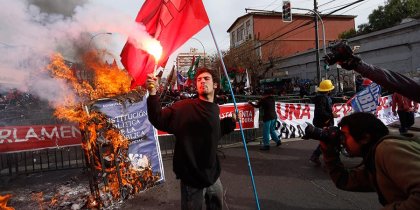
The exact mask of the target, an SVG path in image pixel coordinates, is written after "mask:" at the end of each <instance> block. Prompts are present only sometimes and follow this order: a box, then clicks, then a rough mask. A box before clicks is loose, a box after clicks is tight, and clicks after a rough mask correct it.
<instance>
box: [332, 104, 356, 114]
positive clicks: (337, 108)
mask: <svg viewBox="0 0 420 210" xmlns="http://www.w3.org/2000/svg"><path fill="white" fill-rule="evenodd" d="M351 110H352V107H351V106H350V105H348V104H347V103H343V104H333V112H334V113H336V114H337V116H338V117H343V116H346V115H347V113H349V112H351ZM341 112H342V113H343V116H341Z"/></svg>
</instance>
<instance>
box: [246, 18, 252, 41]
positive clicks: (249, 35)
mask: <svg viewBox="0 0 420 210" xmlns="http://www.w3.org/2000/svg"><path fill="white" fill-rule="evenodd" d="M245 34H246V35H245V36H246V38H247V39H250V38H251V20H248V21H246V24H245Z"/></svg>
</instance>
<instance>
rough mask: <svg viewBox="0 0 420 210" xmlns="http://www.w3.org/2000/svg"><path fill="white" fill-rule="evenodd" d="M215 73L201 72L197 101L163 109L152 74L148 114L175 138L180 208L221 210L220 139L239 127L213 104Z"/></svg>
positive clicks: (148, 79)
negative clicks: (223, 116) (221, 114)
mask: <svg viewBox="0 0 420 210" xmlns="http://www.w3.org/2000/svg"><path fill="white" fill-rule="evenodd" d="M217 79H218V76H217V75H216V74H215V72H214V71H213V70H210V69H207V68H201V69H198V70H197V73H196V75H195V84H196V86H197V92H198V98H194V99H185V100H182V101H178V102H175V103H174V104H173V105H172V106H170V107H167V108H164V109H162V108H161V105H160V101H159V96H158V95H156V89H155V88H154V87H157V85H156V84H155V83H156V77H154V75H153V74H149V75H148V78H147V81H146V85H147V87H149V88H148V91H149V97H148V98H147V114H148V117H149V121H150V122H151V123H152V125H153V126H155V127H156V128H157V129H159V130H161V131H165V132H168V133H170V134H174V135H175V138H176V143H175V152H174V158H173V170H174V172H175V174H176V177H177V179H180V180H181V208H182V209H201V208H202V205H203V202H204V200H205V203H206V206H207V209H222V206H223V187H222V184H221V182H220V179H219V176H220V172H221V167H220V163H219V159H218V157H217V146H218V142H219V140H220V138H221V137H222V136H223V135H225V134H227V133H230V132H232V131H233V130H234V129H235V127H236V116H235V115H233V117H227V118H224V119H220V118H219V114H220V110H219V106H218V105H217V104H216V103H215V102H214V98H215V92H216V90H217V87H218V84H219V82H218V81H217Z"/></svg>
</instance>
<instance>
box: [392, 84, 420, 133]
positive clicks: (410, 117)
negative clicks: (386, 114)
mask: <svg viewBox="0 0 420 210" xmlns="http://www.w3.org/2000/svg"><path fill="white" fill-rule="evenodd" d="M418 110H419V104H418V103H417V102H414V101H413V100H411V99H408V98H407V97H404V96H402V95H401V94H399V93H397V92H395V93H394V94H393V95H392V113H394V115H395V116H396V115H397V113H398V117H399V118H400V129H399V130H400V134H401V135H406V134H407V131H408V129H409V128H410V127H411V126H412V125H414V113H416V112H417V111H418Z"/></svg>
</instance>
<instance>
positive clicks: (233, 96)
mask: <svg viewBox="0 0 420 210" xmlns="http://www.w3.org/2000/svg"><path fill="white" fill-rule="evenodd" d="M209 29H210V33H211V36H212V37H213V41H214V44H215V45H216V49H217V53H218V54H219V57H220V62H221V63H222V66H223V71H224V72H225V77H226V79H227V81H228V84H229V90H230V93H231V94H232V99H233V105H234V107H235V113H236V116H238V122H239V129H240V131H241V136H242V143H243V145H244V149H245V156H246V160H247V162H248V169H249V174H250V176H251V182H252V188H253V190H254V197H255V202H256V205H257V209H258V210H260V203H259V201H258V193H257V188H256V186H255V181H254V175H253V174H252V168H251V162H250V161H249V154H248V148H247V147H246V141H245V135H244V130H243V128H242V123H241V120H240V119H239V112H238V106H237V105H236V99H235V95H234V94H233V90H232V85H231V84H230V79H229V75H228V73H227V70H226V66H225V63H224V62H223V56H222V52H220V49H219V46H218V45H217V42H216V38H215V36H214V33H213V30H212V29H211V25H210V23H209Z"/></svg>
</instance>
